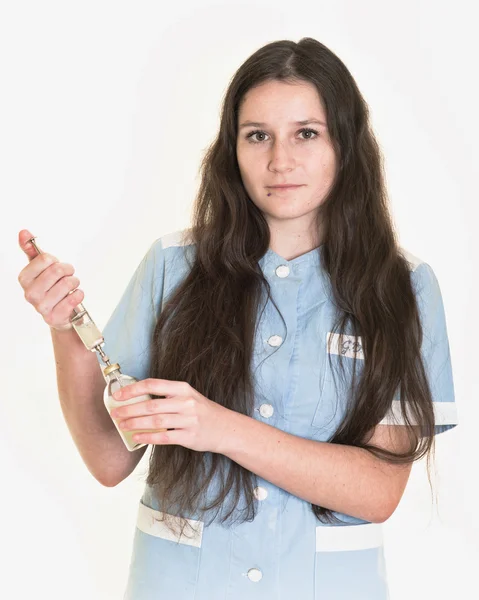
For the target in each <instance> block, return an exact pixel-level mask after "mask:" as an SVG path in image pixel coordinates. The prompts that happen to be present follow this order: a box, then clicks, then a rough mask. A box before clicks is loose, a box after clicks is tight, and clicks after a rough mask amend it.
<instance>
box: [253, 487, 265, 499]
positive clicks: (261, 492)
mask: <svg viewBox="0 0 479 600" xmlns="http://www.w3.org/2000/svg"><path fill="white" fill-rule="evenodd" d="M253 494H254V495H255V496H256V498H257V499H258V500H264V499H265V498H267V496H268V490H267V489H266V488H264V487H261V486H260V485H259V486H258V487H255V488H254V491H253Z"/></svg>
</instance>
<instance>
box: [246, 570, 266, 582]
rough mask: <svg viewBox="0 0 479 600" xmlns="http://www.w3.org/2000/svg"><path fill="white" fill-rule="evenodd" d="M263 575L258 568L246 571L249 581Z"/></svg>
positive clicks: (258, 578)
mask: <svg viewBox="0 0 479 600" xmlns="http://www.w3.org/2000/svg"><path fill="white" fill-rule="evenodd" d="M262 577H263V573H261V571H260V570H259V569H250V570H249V571H248V578H249V579H250V580H251V581H259V580H260V579H261V578H262Z"/></svg>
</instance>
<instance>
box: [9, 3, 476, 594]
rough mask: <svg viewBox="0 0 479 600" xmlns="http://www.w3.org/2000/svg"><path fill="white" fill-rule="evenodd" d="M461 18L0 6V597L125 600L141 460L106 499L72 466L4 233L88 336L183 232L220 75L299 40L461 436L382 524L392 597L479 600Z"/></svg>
mask: <svg viewBox="0 0 479 600" xmlns="http://www.w3.org/2000/svg"><path fill="white" fill-rule="evenodd" d="M472 6H473V3H467V2H464V1H462V2H461V1H459V2H455V3H454V5H453V7H452V8H450V7H449V4H448V3H447V4H446V3H445V2H432V1H428V2H417V1H416V2H412V1H410V0H409V1H407V0H406V1H404V0H403V2H401V3H396V2H383V1H382V2H380V1H367V2H353V1H350V2H344V1H343V2H341V1H336V2H321V1H318V2H314V3H313V2H311V3H306V2H300V1H296V2H294V3H291V2H284V1H283V2H279V1H274V2H271V1H270V2H265V1H263V2H260V1H259V0H256V1H255V2H254V3H253V2H250V3H246V2H245V3H238V2H231V1H230V2H226V1H225V0H224V1H223V2H216V3H208V2H204V1H203V2H201V3H200V2H196V3H193V2H189V1H188V0H186V1H184V2H176V3H173V4H172V5H171V6H165V5H164V4H163V3H160V2H142V1H138V0H136V1H134V2H133V1H129V2H118V1H116V2H113V1H106V0H95V1H91V0H85V1H84V2H82V3H77V2H65V1H57V2H53V1H51V0H43V2H25V1H21V0H17V1H16V2H9V3H8V4H7V3H4V4H3V5H2V8H1V12H0V55H1V57H2V60H1V64H0V69H1V70H0V86H1V93H0V104H1V105H0V119H1V123H0V125H1V134H0V165H1V172H2V176H1V179H0V186H1V189H0V198H1V203H2V204H1V206H2V218H1V220H0V233H1V235H0V252H1V255H0V259H1V262H0V269H1V273H0V274H1V285H2V288H1V289H2V308H3V314H2V321H3V323H2V328H3V336H2V344H1V348H0V352H1V365H2V387H1V400H0V407H1V414H0V417H1V419H2V423H3V427H2V435H1V436H0V445H1V446H0V460H1V464H0V467H1V474H2V486H1V489H2V492H1V506H0V514H1V531H2V542H1V544H2V557H3V558H2V592H5V591H7V590H8V595H7V596H8V598H9V599H17V598H21V599H23V598H50V599H52V600H53V599H55V600H56V599H60V598H62V599H63V598H69V599H70V600H76V599H83V598H90V599H92V600H118V599H119V598H121V597H122V594H123V590H124V586H125V583H126V577H127V570H128V565H129V561H130V551H131V544H132V539H133V533H134V526H135V519H136V510H137V503H138V499H139V497H140V495H141V493H142V490H143V481H144V477H145V476H146V467H147V456H148V453H147V454H145V456H144V457H143V459H142V462H141V463H140V464H139V466H138V468H137V470H136V471H135V472H134V473H133V474H132V475H131V476H130V477H129V478H128V479H127V480H126V481H124V482H123V483H121V484H120V485H119V486H117V487H116V488H106V487H102V486H101V485H100V484H99V483H98V482H97V481H96V480H95V479H94V478H93V477H92V476H91V475H90V473H89V472H88V470H87V468H86V467H85V465H84V464H83V462H82V459H81V457H80V455H79V453H78V452H77V450H76V447H75V445H74V443H73V441H72V439H71V437H70V435H69V433H68V430H67V427H66V424H65V422H64V420H63V416H62V413H61V409H60V405H59V401H58V395H57V389H56V375H55V362H54V358H53V350H52V345H51V340H50V334H49V330H48V327H47V325H46V324H45V323H44V322H43V319H42V318H41V317H40V315H39V314H38V313H36V311H35V310H34V308H33V307H32V306H31V305H29V304H28V303H27V302H26V300H25V299H24V296H23V290H22V289H21V287H20V285H19V283H18V281H17V276H18V274H19V272H20V270H21V269H22V268H23V267H24V266H25V264H26V257H25V255H24V254H23V252H22V251H21V250H20V248H19V246H18V242H17V237H18V232H19V231H20V230H21V229H24V228H25V229H30V230H31V231H32V233H33V234H34V235H36V236H38V244H39V245H40V247H41V248H42V249H43V250H44V251H47V252H49V253H51V254H54V255H55V256H57V257H58V258H59V260H61V261H62V262H70V263H72V264H73V265H74V266H75V269H76V275H77V276H78V277H79V278H80V281H81V283H80V287H81V288H82V289H83V290H84V291H85V301H84V303H85V306H86V307H87V309H88V310H89V312H90V314H91V316H92V317H93V319H94V320H95V321H96V323H97V324H98V326H99V327H100V328H102V327H103V326H104V325H105V323H106V321H107V319H108V317H109V315H110V314H111V312H112V311H113V309H114V307H115V305H116V303H117V302H118V301H119V297H120V295H121V293H122V292H123V290H124V288H125V286H126V284H127V282H128V280H129V279H130V277H131V275H132V274H133V271H134V269H135V268H136V266H137V264H138V263H139V261H140V260H141V258H142V257H143V255H144V253H145V252H146V251H147V249H148V248H149V246H150V245H151V243H152V242H153V241H154V240H155V239H157V238H158V237H160V236H161V235H164V234H166V233H169V232H172V231H176V230H178V229H182V228H184V227H187V226H189V215H190V208H191V203H192V200H193V198H194V195H195V192H196V190H197V188H198V185H199V176H198V168H199V163H200V160H201V157H202V155H203V152H204V151H205V149H206V147H207V146H208V144H209V143H210V142H211V141H212V140H213V138H214V136H215V134H216V130H217V128H218V125H219V109H220V105H221V99H222V96H223V94H224V92H225V90H226V88H227V85H228V82H229V80H230V78H231V77H232V76H233V74H234V72H235V70H236V69H237V68H238V67H239V66H240V64H241V63H242V62H243V61H244V60H246V58H247V57H248V56H250V54H252V53H253V52H254V51H255V50H257V49H258V48H259V47H261V46H263V45H264V44H266V43H269V42H271V41H274V40H279V39H291V40H294V41H299V39H300V38H301V37H304V36H310V37H314V38H316V39H318V40H319V41H321V42H323V43H324V44H326V45H327V46H328V47H329V48H330V49H331V50H333V51H334V52H335V53H337V54H338V56H339V57H340V58H341V59H342V60H343V61H344V63H345V64H346V65H347V67H348V69H349V70H350V71H351V73H352V74H353V76H354V77H355V79H356V81H357V83H358V86H359V88H360V90H361V91H362V93H363V94H364V96H365V98H366V101H367V102H368V104H369V106H370V110H371V116H372V122H373V126H374V129H375V132H376V134H377V136H378V139H379V142H380V144H381V147H382V150H383V152H384V156H385V164H386V170H387V179H388V188H389V192H390V197H391V203H392V207H393V214H394V218H395V222H396V225H397V228H398V231H399V234H400V240H401V244H402V245H403V246H404V247H405V248H407V249H408V250H409V251H410V252H412V253H413V254H415V255H417V256H419V257H421V258H422V259H423V260H425V261H427V262H429V264H431V266H432V267H433V269H434V271H435V273H436V275H437V277H438V279H439V282H440V285H441V290H442V294H443V300H444V304H445V308H446V316H447V323H448V331H449V341H450V347H451V355H452V361H453V371H454V380H455V389H456V401H457V406H458V410H459V419H460V426H459V427H457V428H456V429H455V430H453V431H450V432H447V433H445V434H442V435H440V436H438V438H437V442H436V443H437V448H436V471H437V474H436V476H435V477H434V479H433V482H434V492H435V494H436V495H437V500H438V502H437V504H432V497H431V492H430V489H429V486H428V482H427V477H426V471H425V464H424V463H420V464H416V465H415V466H414V468H413V471H412V475H411V478H410V481H409V484H408V487H407V489H406V492H405V495H404V497H403V499H402V502H401V504H400V506H399V508H398V509H397V511H396V512H395V514H394V515H393V516H392V517H391V519H390V520H389V521H388V522H387V523H386V524H385V533H386V558H387V568H388V573H389V582H390V588H391V598H392V600H403V599H404V598H408V600H419V599H422V598H440V599H442V598H451V597H467V598H473V597H479V591H478V589H479V584H478V582H477V574H476V571H477V565H478V564H479V542H478V539H479V535H478V534H479V527H478V525H477V517H476V515H477V508H476V502H477V496H476V493H477V491H478V477H479V473H478V469H477V462H478V456H479V452H478V450H477V446H476V443H475V440H476V427H477V421H478V418H479V411H478V398H479V394H478V385H477V367H476V365H477V356H478V351H477V339H478V335H477V324H476V323H475V321H474V319H473V316H475V315H476V302H477V297H478V292H479V289H478V284H477V273H478V262H479V261H478V250H477V245H476V239H475V238H476V237H477V225H476V219H475V218H476V217H477V209H476V204H477V200H478V194H477V162H478V161H477V159H478V153H477V139H478V134H479V131H478V125H477V106H478V98H477V90H476V88H475V85H476V76H475V74H476V73H477V64H476V59H477V55H478V50H479V49H478V47H477V42H476V46H475V47H474V46H473V42H472V40H473V36H474V35H475V34H476V30H475V25H474V23H475V21H476V20H475V19H474V15H473V14H472V10H471V7H472ZM476 39H477V38H476ZM466 589H467V591H466ZM458 590H463V591H461V592H459V591H458ZM476 594H477V596H476ZM7 596H5V597H7ZM265 600H267V599H265ZM347 600H353V599H347Z"/></svg>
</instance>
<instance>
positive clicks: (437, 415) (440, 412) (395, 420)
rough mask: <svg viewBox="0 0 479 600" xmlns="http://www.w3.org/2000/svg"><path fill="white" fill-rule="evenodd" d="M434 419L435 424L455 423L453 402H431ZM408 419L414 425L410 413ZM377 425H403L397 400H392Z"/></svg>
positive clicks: (455, 411)
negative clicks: (388, 408) (385, 413)
mask: <svg viewBox="0 0 479 600" xmlns="http://www.w3.org/2000/svg"><path fill="white" fill-rule="evenodd" d="M433 407H434V420H435V424H436V425H457V424H458V420H457V408H456V403H455V402H433ZM409 417H410V421H411V423H412V424H413V425H416V422H415V420H414V419H413V417H412V415H409ZM379 425H405V422H404V419H403V416H402V413H401V403H400V401H399V400H393V402H392V405H391V408H390V410H389V412H388V414H387V415H386V416H385V417H384V419H383V420H382V421H380V423H379Z"/></svg>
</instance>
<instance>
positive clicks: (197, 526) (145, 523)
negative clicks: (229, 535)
mask: <svg viewBox="0 0 479 600" xmlns="http://www.w3.org/2000/svg"><path fill="white" fill-rule="evenodd" d="M163 514H166V513H162V512H161V511H158V510H155V509H154V508H150V507H149V506H146V504H143V502H141V501H140V504H139V507H138V516H137V521H136V526H137V527H138V529H141V531H143V532H144V533H148V534H149V535H154V536H156V537H160V538H163V539H164V540H170V541H172V542H176V543H179V544H186V545H188V546H196V547H197V548H201V540H202V538H203V525H204V524H203V521H195V520H193V519H187V521H188V523H189V524H190V525H191V527H192V528H193V530H194V533H192V531H191V528H190V527H188V526H186V527H185V532H186V535H185V533H183V534H182V535H181V536H180V538H179V539H178V537H177V536H175V535H174V534H173V532H172V531H171V530H170V529H169V527H168V526H167V525H166V523H163V522H161V521H155V518H156V519H160V518H162V516H163ZM171 520H172V521H173V524H174V526H178V527H179V526H180V521H181V519H180V517H176V516H173V515H171V516H170V521H171ZM190 536H192V537H190Z"/></svg>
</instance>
